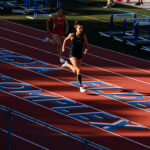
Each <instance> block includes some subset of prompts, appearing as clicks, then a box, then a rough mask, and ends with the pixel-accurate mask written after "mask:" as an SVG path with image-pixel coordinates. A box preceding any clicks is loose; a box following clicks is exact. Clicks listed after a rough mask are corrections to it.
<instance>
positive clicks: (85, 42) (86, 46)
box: [83, 34, 88, 55]
mask: <svg viewBox="0 0 150 150" xmlns="http://www.w3.org/2000/svg"><path fill="white" fill-rule="evenodd" d="M83 39H84V45H85V49H84V55H86V54H87V51H88V41H87V36H86V35H85V34H84V35H83Z"/></svg>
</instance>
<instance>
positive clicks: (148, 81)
mask: <svg viewBox="0 0 150 150" xmlns="http://www.w3.org/2000/svg"><path fill="white" fill-rule="evenodd" d="M0 28H1V27H0ZM2 29H4V30H7V29H5V28H2ZM8 31H10V32H14V33H17V34H20V35H23V36H26V37H30V38H32V39H35V40H38V41H40V42H41V41H42V39H40V38H36V37H33V36H30V35H26V34H22V33H19V32H15V31H12V30H8ZM1 38H3V37H1ZM4 39H5V38H4ZM10 40H11V39H10ZM15 42H17V41H15ZM17 43H18V44H22V45H25V46H29V45H26V44H24V43H19V42H17ZM29 47H32V48H36V49H38V50H40V51H43V52H45V53H49V54H53V55H57V54H55V53H53V52H49V51H46V50H43V49H39V48H37V47H34V46H31V45H30V46H29ZM68 49H70V48H69V47H68ZM88 55H89V56H92V57H96V58H98V59H102V60H105V61H110V62H113V63H118V64H120V65H123V66H127V67H129V68H132V69H134V70H131V72H133V71H134V74H136V70H138V71H142V72H145V73H147V75H145V76H149V75H150V74H149V73H150V71H147V70H145V69H140V68H137V67H133V66H130V65H126V64H123V63H119V62H116V61H113V60H110V59H107V58H103V57H100V56H96V55H95V54H91V53H89V54H88ZM93 59H95V58H93ZM102 60H99V61H100V62H101V61H102ZM83 64H85V65H87V66H90V67H94V68H96V69H99V70H103V71H106V72H110V73H113V74H115V75H117V76H122V77H126V78H129V79H132V80H136V81H139V82H141V83H145V84H148V85H150V80H149V78H148V80H146V81H147V82H145V81H142V80H141V79H138V78H137V79H136V77H134V78H133V77H130V75H124V74H123V73H122V74H121V73H117V72H114V71H111V70H110V69H104V68H102V67H98V66H96V64H95V66H94V65H91V64H88V63H83ZM123 66H122V67H123ZM120 67H121V66H120ZM126 70H128V68H126ZM138 74H139V76H140V73H139V72H138ZM141 76H142V74H141Z"/></svg>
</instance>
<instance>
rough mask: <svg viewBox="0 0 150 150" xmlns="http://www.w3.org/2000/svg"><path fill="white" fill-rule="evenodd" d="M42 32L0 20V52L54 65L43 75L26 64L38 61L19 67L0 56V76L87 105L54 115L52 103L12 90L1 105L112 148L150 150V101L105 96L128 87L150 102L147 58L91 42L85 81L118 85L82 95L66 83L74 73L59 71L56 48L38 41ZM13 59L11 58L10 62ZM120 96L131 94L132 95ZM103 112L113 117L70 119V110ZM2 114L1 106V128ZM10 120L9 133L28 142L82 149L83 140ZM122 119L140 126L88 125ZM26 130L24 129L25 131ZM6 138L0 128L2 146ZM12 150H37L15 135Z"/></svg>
mask: <svg viewBox="0 0 150 150" xmlns="http://www.w3.org/2000/svg"><path fill="white" fill-rule="evenodd" d="M45 36H46V33H45V32H43V31H40V30H36V29H33V28H29V27H26V26H22V25H19V24H15V23H11V22H8V21H4V20H0V50H4V49H5V50H9V51H12V52H14V55H17V56H20V55H21V56H22V55H24V56H28V57H30V58H32V59H33V60H37V61H43V62H45V63H48V64H47V65H46V68H55V69H58V70H57V71H53V72H47V73H44V74H41V73H38V72H37V71H35V70H32V69H29V68H26V67H44V66H42V65H29V66H23V67H19V66H17V65H14V64H12V63H11V61H7V60H6V61H5V59H3V60H2V57H0V70H1V71H0V74H1V75H5V76H8V77H11V78H13V79H12V82H19V83H21V82H22V83H27V84H30V85H32V86H33V89H34V90H37V89H42V90H44V92H45V93H47V92H53V94H54V95H57V96H58V97H59V98H62V97H65V98H68V99H71V100H74V101H75V102H76V105H75V106H80V105H81V104H82V105H83V104H86V105H88V107H87V108H84V109H72V110H69V111H68V112H67V113H64V114H62V113H57V111H56V110H55V111H54V110H53V109H52V108H54V107H55V108H57V106H56V104H52V103H49V102H45V103H34V102H33V101H31V100H30V99H27V100H25V99H24V98H23V97H24V96H25V95H26V94H12V93H10V92H12V91H11V90H8V89H6V90H4V89H2V90H1V94H0V96H1V98H0V104H1V105H4V106H7V107H10V108H12V109H15V110H17V111H19V112H22V113H24V114H27V115H29V116H32V117H34V118H36V119H39V120H41V121H44V122H46V123H48V124H51V125H53V126H55V127H58V128H61V129H63V130H65V131H68V132H70V133H72V134H74V135H78V136H80V137H83V138H86V139H88V140H91V141H92V142H95V143H97V144H99V145H102V146H105V147H107V148H109V149H112V150H120V149H121V150H128V149H130V150H147V149H150V142H149V138H150V105H149V104H148V103H146V104H143V103H142V106H143V107H141V108H140V107H135V106H133V105H132V104H131V103H129V104H128V102H133V101H138V100H127V99H114V98H110V97H109V96H108V95H104V94H113V93H131V92H130V91H132V92H134V93H137V94H141V95H142V96H143V99H140V101H146V102H148V101H149V93H150V92H149V87H150V78H149V76H150V68H149V66H150V62H149V61H144V60H141V59H138V58H134V57H130V56H127V55H123V54H120V53H116V52H112V51H110V50H107V49H103V48H100V47H96V46H93V45H89V52H88V55H87V56H85V57H84V59H83V62H84V63H83V66H82V76H83V81H92V82H94V81H103V82H106V83H107V84H110V86H108V87H111V88H114V87H119V88H118V89H109V90H105V89H103V90H102V91H103V93H102V92H101V93H98V94H95V93H92V92H89V91H88V92H87V93H86V94H82V93H80V92H79V89H78V88H77V87H75V86H74V85H71V83H70V82H76V78H75V75H73V73H72V72H71V71H70V70H68V69H63V70H61V69H60V64H59V63H58V60H57V54H56V50H55V47H53V46H51V45H50V44H48V43H44V44H43V43H42V41H41V40H42V39H43V38H45ZM68 52H69V44H68V49H66V52H65V54H63V56H64V57H66V58H67V57H68ZM2 55H3V54H1V55H0V56H2ZM7 57H8V56H7ZM11 59H12V58H11ZM13 59H15V61H16V62H21V63H23V62H25V60H21V59H20V58H13ZM33 60H32V61H33ZM12 61H13V62H14V60H12ZM30 62H31V60H30ZM0 82H1V83H3V82H4V81H3V80H2V79H0ZM90 88H93V87H91V86H88V89H89V90H90ZM95 88H96V87H95ZM99 88H106V86H104V85H101V86H99ZM124 89H125V90H124ZM129 90H130V91H129ZM125 91H126V92H125ZM26 96H27V95H26ZM124 97H126V98H131V97H132V96H124ZM148 109H149V110H148ZM102 111H104V112H107V113H109V114H111V115H115V116H117V117H116V118H115V119H112V120H111V119H108V118H107V117H104V116H103V117H104V118H103V119H102V120H100V121H97V120H94V118H91V119H90V118H89V120H88V121H80V120H77V119H74V118H73V116H72V114H74V113H87V112H102ZM5 113H6V112H3V111H2V110H1V111H0V119H1V122H2V123H1V124H0V128H3V129H5V130H7V128H6V124H7V122H6V117H5V116H7V114H5ZM13 118H15V119H14V121H13V131H12V132H13V133H14V134H16V135H18V136H20V137H23V138H25V139H27V140H29V141H32V142H34V143H36V144H39V145H41V146H43V147H46V148H50V150H77V149H78V150H82V149H84V144H83V143H81V142H79V141H76V140H75V139H72V138H69V137H67V136H65V135H62V134H60V133H57V132H55V131H52V130H51V129H46V128H44V127H41V126H39V125H37V124H35V123H31V122H30V121H27V120H24V119H23V118H20V119H19V118H18V117H17V116H14V117H13ZM122 119H123V120H129V121H131V123H129V124H130V125H137V124H138V125H140V126H142V127H143V128H144V129H138V128H121V127H118V129H116V130H113V131H108V130H107V129H105V128H103V127H95V126H94V125H93V124H92V125H91V124H89V122H99V123H104V122H105V123H111V124H113V123H116V122H117V121H120V120H122ZM2 120H4V121H2ZM25 128H26V130H27V132H25V131H24V129H25ZM6 136H7V133H5V132H0V141H1V140H2V139H3V143H5V144H4V146H3V148H2V150H5V149H6V145H7V143H6ZM37 137H38V138H37ZM47 139H49V140H47ZM14 145H16V147H15V146H14ZM12 148H13V149H15V150H19V149H22V150H24V149H27V148H28V149H41V148H40V147H38V146H35V145H34V144H31V143H29V142H25V141H23V140H21V139H18V138H16V137H15V136H14V137H13V142H12ZM89 149H91V150H95V149H96V148H93V147H89Z"/></svg>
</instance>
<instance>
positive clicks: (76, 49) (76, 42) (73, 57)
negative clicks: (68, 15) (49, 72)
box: [62, 21, 88, 92]
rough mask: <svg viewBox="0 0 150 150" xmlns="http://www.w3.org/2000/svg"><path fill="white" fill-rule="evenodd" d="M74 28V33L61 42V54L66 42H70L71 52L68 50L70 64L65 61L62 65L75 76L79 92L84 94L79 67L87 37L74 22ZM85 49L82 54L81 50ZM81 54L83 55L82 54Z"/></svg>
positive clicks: (85, 52) (86, 49)
mask: <svg viewBox="0 0 150 150" xmlns="http://www.w3.org/2000/svg"><path fill="white" fill-rule="evenodd" d="M74 27H75V29H76V32H75V33H70V34H69V35H68V36H67V37H66V38H65V39H64V42H63V46H62V52H64V51H65V44H66V41H67V40H69V39H70V40H71V50H70V56H69V58H70V61H71V63H72V64H69V63H68V62H67V61H66V62H65V63H64V64H63V65H62V68H63V67H68V68H70V69H71V70H72V71H73V72H74V73H76V75H77V80H78V82H79V86H80V92H85V89H84V88H83V86H82V78H81V74H80V72H81V70H80V66H81V63H82V55H83V54H84V55H85V54H87V51H88V42H87V37H86V35H85V34H83V25H82V24H81V23H80V22H78V21H76V22H75V23H74ZM84 47H85V50H84V52H82V51H83V48H84ZM82 53H83V54H82Z"/></svg>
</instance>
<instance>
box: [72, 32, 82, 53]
mask: <svg viewBox="0 0 150 150" xmlns="http://www.w3.org/2000/svg"><path fill="white" fill-rule="evenodd" d="M71 42H72V46H71V51H72V52H78V53H81V52H82V49H83V43H84V39H83V33H82V34H81V36H80V37H77V36H76V33H74V37H73V39H72V41H71Z"/></svg>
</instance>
